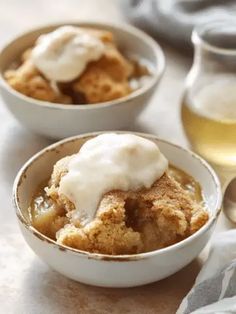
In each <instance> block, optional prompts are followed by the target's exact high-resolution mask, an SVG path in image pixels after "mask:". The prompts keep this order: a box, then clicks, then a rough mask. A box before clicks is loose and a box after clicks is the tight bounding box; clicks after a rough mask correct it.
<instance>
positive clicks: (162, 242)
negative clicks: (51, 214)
mask: <svg viewBox="0 0 236 314" xmlns="http://www.w3.org/2000/svg"><path fill="white" fill-rule="evenodd" d="M71 158H72V156H68V157H65V158H63V159H61V160H59V161H58V162H57V163H56V164H55V166H54V170H53V173H52V176H51V179H50V182H49V186H48V187H47V188H46V193H47V197H49V199H50V200H51V201H52V202H53V204H54V205H55V206H56V207H58V208H64V210H65V211H66V213H67V214H66V217H67V219H68V223H66V224H65V226H64V227H63V228H61V229H60V230H59V231H58V232H57V233H56V235H55V234H54V235H53V237H55V236H56V238H57V242H58V243H60V244H63V245H66V246H69V247H73V248H77V249H80V250H85V251H89V252H97V253H104V254H113V255H116V254H134V253H140V252H148V251H152V250H155V249H159V248H163V247H166V246H169V245H171V244H174V243H176V242H179V241H181V240H182V239H184V238H186V237H188V236H190V235H191V234H193V233H194V232H196V231H197V230H199V229H200V228H201V227H202V226H203V225H204V224H205V223H206V221H207V220H208V213H207V212H206V211H205V210H204V209H203V208H202V206H201V205H200V204H199V203H198V202H196V201H195V200H193V198H192V195H189V193H188V192H187V191H186V190H184V189H183V188H182V187H181V186H180V184H179V183H178V182H177V181H175V180H174V178H173V177H171V176H170V175H169V174H168V173H165V174H164V175H163V176H162V177H161V178H160V179H159V180H157V181H156V182H155V183H154V184H153V186H152V187H151V188H150V189H141V190H139V191H136V192H135V191H111V192H108V193H106V194H105V195H104V196H103V198H102V200H101V202H100V204H99V207H98V210H97V213H96V216H95V217H94V219H93V220H92V221H91V222H90V223H88V224H86V225H85V226H83V225H81V223H80V221H78V220H75V218H74V216H73V212H74V210H75V207H74V204H73V203H72V202H70V201H69V200H68V199H67V198H66V197H65V196H64V195H59V194H58V188H59V185H60V180H61V178H62V177H63V175H65V174H66V173H67V167H68V163H69V161H70V159H71ZM47 226H48V227H49V225H47ZM54 230H55V229H54ZM47 233H48V234H52V233H53V231H52V230H50V231H47Z"/></svg>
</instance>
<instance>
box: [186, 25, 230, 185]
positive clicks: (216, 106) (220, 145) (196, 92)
mask: <svg viewBox="0 0 236 314" xmlns="http://www.w3.org/2000/svg"><path fill="white" fill-rule="evenodd" d="M192 42H193V44H194V61H193V65H192V68H191V70H190V72H189V74H188V76H187V79H186V89H185V93H184V97H183V101H182V109H181V116H182V123H183V127H184V130H185V133H186V135H187V137H188V139H189V141H190V143H191V145H192V148H193V150H195V151H196V152H197V153H198V154H200V155H201V156H202V157H203V158H205V159H206V160H208V161H209V162H210V163H211V164H212V165H213V167H215V168H216V170H218V171H219V172H220V174H221V173H222V172H224V171H225V173H226V172H227V173H230V174H231V178H232V176H235V175H236V23H235V22H230V21H226V22H213V23H208V24H205V25H201V26H198V27H196V28H195V29H194V31H193V33H192ZM227 179H229V178H227ZM223 181H224V180H223Z"/></svg>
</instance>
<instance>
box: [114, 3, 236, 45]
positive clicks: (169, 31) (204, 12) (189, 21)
mask: <svg viewBox="0 0 236 314" xmlns="http://www.w3.org/2000/svg"><path fill="white" fill-rule="evenodd" d="M120 1H121V4H122V7H123V11H124V14H125V15H126V16H127V18H128V19H129V20H130V21H131V23H134V24H135V25H136V26H138V27H140V28H143V29H144V30H146V31H147V32H150V33H151V34H152V35H153V36H155V35H161V36H162V37H164V38H166V39H167V40H169V41H170V42H171V44H178V45H181V46H183V45H185V46H186V45H187V46H189V45H190V37H191V32H192V29H193V27H194V26H196V25H198V24H202V23H206V22H210V21H215V20H219V19H220V20H229V19H231V20H234V21H235V18H236V1H235V0H120Z"/></svg>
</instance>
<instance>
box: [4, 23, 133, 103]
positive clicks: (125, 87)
mask: <svg viewBox="0 0 236 314" xmlns="http://www.w3.org/2000/svg"><path fill="white" fill-rule="evenodd" d="M86 31H87V32H88V33H91V34H93V35H95V36H96V37H98V38H99V39H100V40H102V41H103V43H104V44H105V47H106V49H105V53H104V55H103V56H102V57H101V58H100V59H99V60H98V61H94V62H91V63H89V64H88V66H87V68H86V69H85V71H84V72H83V73H82V75H80V77H78V78H77V79H76V80H74V81H73V82H68V83H66V86H67V87H66V88H67V91H66V90H65V84H64V85H63V84H58V85H57V86H56V88H52V86H51V84H50V82H49V81H48V80H47V79H46V78H45V77H44V76H43V74H42V73H40V71H39V70H37V68H36V67H35V66H34V65H33V63H32V62H31V61H30V55H31V51H32V48H28V49H27V50H25V51H24V52H23V53H22V55H21V57H20V59H21V65H20V66H19V67H18V68H17V69H14V70H10V69H9V70H7V71H6V72H5V73H4V77H5V79H6V81H7V82H8V83H9V85H10V86H11V87H12V88H13V89H15V90H17V91H18V92H20V93H22V94H24V95H26V96H29V97H32V98H35V99H39V100H43V101H48V102H52V103H62V104H72V103H73V102H74V103H77V102H80V101H82V102H85V103H88V104H93V103H100V102H105V101H109V100H114V99H117V98H120V97H123V96H126V95H128V94H129V93H131V91H132V89H131V87H130V85H129V78H130V76H131V75H132V73H133V74H134V73H136V72H135V67H134V65H133V63H131V62H130V61H128V60H127V59H126V58H125V57H124V56H123V55H122V54H121V53H120V52H119V51H118V49H117V47H116V43H115V41H114V38H113V34H112V33H111V32H109V31H104V30H93V29H86ZM63 86H64V88H63ZM68 87H69V88H68ZM59 89H60V90H59ZM68 90H70V92H68ZM80 98H81V100H79V99H80Z"/></svg>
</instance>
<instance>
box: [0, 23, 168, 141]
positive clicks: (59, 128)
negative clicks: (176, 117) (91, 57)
mask: <svg viewBox="0 0 236 314" xmlns="http://www.w3.org/2000/svg"><path fill="white" fill-rule="evenodd" d="M68 24H70V25H78V26H88V27H91V28H100V29H106V30H109V31H111V32H112V33H113V34H114V37H115V39H116V41H117V44H118V47H119V48H120V49H121V51H123V52H124V53H125V54H130V55H135V56H137V57H138V58H141V59H145V60H147V61H148V62H149V63H150V65H151V67H152V68H153V75H152V78H151V79H150V81H149V82H148V83H147V84H145V85H144V86H143V87H141V88H140V89H138V90H137V91H135V92H133V93H131V94H130V95H128V96H126V97H122V98H120V99H117V100H113V101H109V102H105V103H99V104H92V105H63V104H52V103H49V102H45V101H39V100H35V99H33V98H30V97H26V96H24V95H23V94H21V93H18V92H17V91H15V90H14V89H12V88H11V87H10V86H9V84H8V83H7V82H6V81H5V80H4V78H3V72H4V71H5V70H6V69H7V68H8V67H9V65H10V64H11V63H12V62H13V61H14V60H16V59H17V58H18V57H19V56H20V55H21V53H22V52H23V51H24V50H25V49H27V48H29V47H31V46H32V45H33V43H34V42H35V40H36V38H38V36H39V35H40V34H42V33H47V32H50V31H52V30H54V29H55V28H57V27H58V26H61V25H65V24H57V25H53V26H47V27H42V28H38V29H36V30H33V31H30V32H28V33H25V34H23V35H22V36H18V37H17V38H16V39H15V40H13V41H11V42H10V43H9V44H8V45H6V46H5V47H4V48H3V49H2V51H1V52H0V92H1V95H2V97H3V99H4V102H5V103H6V105H7V107H8V109H9V110H10V111H11V113H12V114H13V115H14V116H15V118H16V119H17V120H19V122H20V123H21V124H23V125H24V126H26V127H27V128H29V129H31V130H33V131H34V132H36V133H39V134H42V135H45V136H47V137H51V138H63V137H67V136H72V135H76V134H80V133H84V132H92V131H103V130H114V129H127V128H128V127H129V126H130V124H131V123H132V122H133V121H134V120H135V118H136V117H137V116H138V115H139V114H140V113H141V111H142V110H143V109H144V108H145V107H146V106H147V104H148V101H149V99H150V97H151V96H152V94H153V92H154V91H155V89H156V86H157V84H158V83H159V81H160V78H161V76H162V74H163V72H164V68H165V59H164V55H163V52H162V49H161V48H160V46H159V45H158V44H157V43H156V42H155V41H154V40H153V39H152V38H151V37H150V36H148V35H147V34H145V33H144V32H142V31H140V30H138V29H136V28H134V27H132V26H129V25H125V26H121V25H115V24H114V25H113V24H112V25H111V24H101V23H68Z"/></svg>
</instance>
